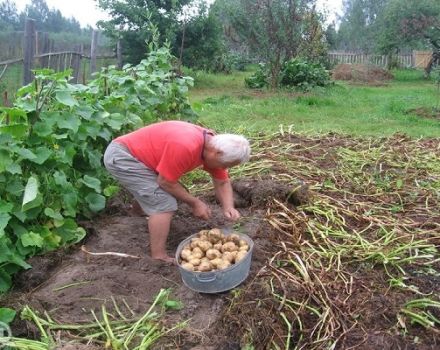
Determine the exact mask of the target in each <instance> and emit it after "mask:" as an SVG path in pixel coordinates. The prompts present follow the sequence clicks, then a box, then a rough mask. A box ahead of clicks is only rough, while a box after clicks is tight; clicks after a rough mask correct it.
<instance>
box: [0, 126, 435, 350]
mask: <svg viewBox="0 0 440 350" xmlns="http://www.w3.org/2000/svg"><path fill="white" fill-rule="evenodd" d="M257 143H258V144H257ZM257 148H258V149H257ZM376 148H377V149H380V153H378V155H377V156H378V157H381V159H378V158H374V157H373V158H371V159H369V158H365V159H363V160H361V161H360V163H359V169H362V174H364V175H365V178H366V179H369V177H368V176H371V177H372V178H373V176H374V179H377V181H378V182H377V185H374V186H375V187H373V183H371V182H362V181H360V180H359V181H358V180H357V178H354V177H353V178H351V177H349V176H348V175H349V172H350V171H351V170H350V169H352V168H350V166H351V167H353V166H355V164H356V163H355V160H352V161H349V162H348V163H347V160H344V159H343V157H351V156H352V154H354V152H359V153H358V154H359V155H366V154H368V152H371V150H374V149H376ZM255 149H256V150H255V152H254V154H255V156H254V157H253V160H252V162H251V163H250V165H251V166H250V167H249V170H247V172H246V171H244V170H243V173H244V175H242V176H243V177H241V178H237V177H236V176H234V183H233V188H234V192H235V193H234V195H235V202H236V205H237V208H239V211H240V212H241V214H242V218H241V220H240V221H239V222H238V223H237V224H235V225H234V226H233V229H234V230H237V231H239V232H242V233H245V234H247V235H248V236H249V237H251V238H252V240H253V241H254V250H253V254H252V263H251V269H250V273H249V276H248V277H247V279H246V280H245V281H244V282H243V283H242V284H241V285H240V286H238V287H237V288H235V289H233V290H231V291H227V292H223V293H217V294H203V293H198V292H195V291H192V290H191V289H189V288H188V287H187V286H185V285H184V283H183V282H182V280H181V276H180V273H179V270H178V268H177V266H175V265H172V264H165V263H161V262H157V261H154V260H151V259H150V258H149V257H148V251H149V240H148V232H147V224H146V220H147V219H146V217H145V216H135V215H133V214H132V213H131V211H130V210H129V205H128V201H123V200H121V198H122V197H121V198H116V199H114V200H113V201H112V202H111V203H109V205H108V207H107V209H106V211H105V212H104V213H103V214H101V215H100V216H99V217H97V218H95V219H94V220H93V221H89V222H84V223H83V226H84V227H85V228H86V229H87V232H88V235H87V237H86V239H85V241H83V242H81V243H80V244H79V245H76V246H72V247H70V248H67V249H65V250H63V251H58V252H55V253H52V254H48V255H45V256H43V257H34V258H33V259H31V261H30V263H31V264H32V265H33V269H30V270H28V271H24V272H23V273H20V274H19V275H18V276H17V278H16V279H15V287H14V290H13V291H12V292H11V293H10V294H9V295H8V297H7V299H5V300H3V303H2V304H3V305H8V306H10V307H14V308H15V309H16V310H19V309H21V308H22V307H23V306H24V305H30V306H31V307H32V308H33V309H35V310H37V311H39V312H40V313H41V314H42V315H43V312H44V311H45V312H47V314H48V315H50V316H51V317H52V319H54V320H56V321H57V322H58V323H63V324H68V323H75V324H78V323H87V322H90V321H93V317H92V314H91V310H94V311H95V312H96V314H97V315H99V313H100V310H101V306H102V305H105V306H106V308H107V309H108V310H109V312H110V313H115V308H114V305H115V304H116V305H119V307H120V311H121V312H122V313H124V314H130V312H131V311H132V312H133V313H134V314H136V315H137V316H141V315H143V314H144V313H145V312H146V310H147V309H148V308H149V307H150V305H151V303H152V301H153V299H154V298H155V296H156V295H157V294H158V293H159V291H160V290H161V289H171V297H172V299H175V300H178V301H180V302H181V305H182V308H181V309H180V310H174V311H173V310H168V311H166V312H165V313H164V316H163V319H162V321H161V323H162V325H163V326H164V327H166V328H171V327H173V326H175V325H176V324H178V323H180V322H184V321H187V324H186V326H185V327H182V328H179V329H177V330H175V331H173V332H171V333H168V334H167V335H166V336H165V337H163V338H161V339H159V341H158V342H157V343H155V344H154V345H153V349H187V350H227V349H245V348H246V347H245V346H246V345H248V344H253V346H254V348H255V349H256V350H266V349H274V348H276V346H277V347H279V348H283V349H285V348H286V349H287V348H289V349H294V348H295V346H296V345H299V346H300V347H301V348H304V349H328V348H329V347H331V344H335V345H334V346H335V347H334V349H365V350H367V349H389V350H392V349H439V348H440V343H439V341H438V338H437V335H436V332H434V331H431V330H429V329H427V328H423V327H421V326H418V325H412V324H411V322H410V320H409V319H407V318H405V317H404V316H402V315H401V314H400V310H401V308H402V306H403V305H404V303H405V302H406V301H408V300H412V299H414V298H423V297H424V296H429V297H431V298H433V299H436V297H435V296H438V294H439V293H440V280H439V277H438V274H437V275H436V274H421V272H420V271H421V269H422V268H423V266H422V265H416V266H414V267H413V268H411V266H404V267H405V273H406V275H405V278H404V279H402V281H401V282H402V284H403V285H405V284H406V286H410V287H411V288H412V289H411V288H410V289H408V288H403V287H392V286H391V284H390V277H389V274H390V273H397V272H398V271H397V272H396V271H395V270H394V269H393V268H392V266H391V265H383V264H381V263H380V260H379V259H378V260H374V261H377V262H376V263H375V262H370V261H369V260H368V259H364V260H362V259H361V257H360V256H355V255H350V254H351V253H350V251H349V250H347V251H346V252H345V253H342V255H341V256H339V259H340V261H339V262H340V263H342V264H343V265H342V266H341V265H340V264H338V262H337V261H333V260H332V261H326V260H325V259H324V258H325V256H324V255H323V252H321V253H319V249H320V244H324V243H325V242H328V240H323V239H324V238H325V239H327V238H328V237H324V235H322V237H320V236H319V235H318V234H316V235H313V234H312V235H311V233H310V232H313V229H314V226H310V223H312V224H313V225H318V224H319V225H321V226H320V227H322V228H319V230H317V231H316V232H324V231H323V230H324V229H325V228H326V227H327V226H326V225H330V223H332V222H334V223H335V225H339V226H341V227H343V228H344V230H346V231H347V232H350V233H353V232H354V233H356V234H357V235H359V232H362V234H363V235H364V238H365V240H367V241H368V242H373V243H374V242H375V240H376V239H377V238H375V236H374V234H376V233H377V232H378V231H377V230H379V229H381V227H384V228H385V227H392V226H393V225H394V227H395V229H396V232H400V231H402V230H404V229H406V228H407V227H410V229H411V230H416V229H419V228H422V229H423V230H424V232H426V235H427V237H428V238H429V239H432V240H431V241H430V242H433V243H435V244H436V245H437V246H438V245H440V242H439V241H438V235H437V236H435V234H434V233H435V230H436V228H439V227H440V214H439V211H438V210H431V208H437V209H438V202H435V198H434V197H433V194H432V192H429V191H428V190H423V189H418V188H415V187H414V186H415V185H414V184H417V183H418V182H414V181H413V179H417V181H419V182H420V181H423V179H425V180H426V181H431V180H432V178H433V177H432V176H433V175H432V173H430V170H429V168H427V170H426V171H425V170H418V169H415V168H414V169H412V168H408V167H407V166H406V164H407V161H406V160H405V159H409V158H402V159H400V158H399V157H409V155H411V154H413V153H414V152H416V153H417V152H419V151H420V150H421V151H423V152H428V153H429V152H430V153H429V154H432V155H437V156H439V152H440V146H439V141H438V140H421V141H412V140H409V139H407V138H405V137H404V136H402V135H396V136H395V137H393V138H389V139H379V140H376V141H371V140H354V139H351V138H346V137H341V136H339V135H335V134H329V135H327V136H326V137H319V138H318V137H315V138H313V137H310V138H307V137H304V136H298V135H284V136H279V137H277V138H275V139H271V140H268V139H267V138H262V139H261V140H259V141H258V142H257V141H256V144H255ZM423 159H427V158H423ZM398 160H399V161H401V165H402V169H404V173H403V172H402V170H400V168H399V167H398V166H396V164H400V163H399V162H398ZM420 166H421V165H420ZM361 167H362V168H361ZM353 169H354V170H353V171H356V174H357V175H356V176H361V175H359V174H361V173H359V172H358V168H353ZM396 174H397V175H398V176H400V177H403V178H404V183H403V185H402V184H400V185H399V186H400V187H398V188H400V190H398V191H391V190H387V191H388V192H387V191H384V190H383V189H382V188H383V186H385V185H384V184H383V181H384V180H382V182H379V180H381V179H387V178H388V177H390V176H397V175H396ZM385 175H386V176H388V177H385ZM436 176H438V174H437V175H436ZM393 183H394V182H393ZM379 186H382V187H379ZM402 186H405V187H404V188H403V189H402ZM411 186H412V187H411ZM405 191H406V192H405ZM417 191H418V192H417ZM201 193H203V195H202V197H203V198H204V199H205V200H206V201H207V202H208V203H209V204H210V205H211V207H212V208H213V217H212V219H210V220H209V221H202V220H198V219H196V218H194V217H193V216H192V215H191V211H190V210H189V208H188V207H186V206H185V205H181V206H180V207H179V210H178V212H177V213H176V215H175V217H174V219H173V222H172V227H171V232H170V236H169V239H168V250H169V252H170V254H173V253H174V252H175V250H176V248H177V246H178V244H179V243H180V242H181V241H182V240H184V239H185V238H187V237H188V236H189V235H191V234H193V233H196V232H198V231H200V230H202V229H209V228H214V227H218V228H226V229H231V228H232V224H231V223H229V222H227V221H226V220H225V219H224V218H223V216H222V214H221V209H220V207H219V205H218V204H217V203H216V201H215V199H214V196H213V194H212V191H210V190H206V191H203V192H201ZM377 193H378V194H377ZM396 201H398V203H399V205H401V206H402V207H404V208H405V210H406V211H405V212H404V213H402V212H399V210H400V209H399V208H400V207H399V208H398V209H399V210H396V209H395V204H394V203H395V202H396ZM314 208H318V209H314ZM323 208H324V209H323ZM332 208H333V209H332ZM377 208H382V209H381V210H382V211H381V212H378V214H377V216H374V215H375V214H374V212H375V210H376V211H377V210H378V209H377ZM324 210H327V212H325V211H324ZM384 213H385V214H384ZM335 215H336V216H335ZM399 225H400V226H399ZM335 227H336V226H335ZM390 230H391V229H390ZM402 232H403V233H405V232H406V231H405V232H404V231H402ZM430 232H432V234H431V233H430ZM437 233H438V232H437ZM328 234H331V232H330V233H328ZM431 235H432V237H431ZM407 236H408V235H407V234H406V233H405V234H403V235H402V239H405V237H407ZM348 237H349V236H348ZM347 239H348V238H347ZM332 242H333V243H332V244H334V247H335V248H336V247H338V244H339V242H340V241H338V239H337V238H335V239H334V240H333V241H332ZM347 244H348V243H347ZM82 245H83V246H84V247H85V248H86V249H87V251H89V252H92V253H103V252H117V253H125V254H130V255H131V256H135V257H139V258H135V257H117V256H96V255H90V254H87V253H85V252H84V251H83V250H82V249H81V246H82ZM310 247H315V248H313V249H315V251H316V253H313V250H311V249H309V248H310ZM352 249H355V247H353V248H352ZM371 249H373V248H371ZM313 254H316V255H313ZM344 254H345V255H344ZM414 254H416V253H414ZM420 254H422V253H420ZM373 258H374V256H373ZM437 260H438V259H437ZM434 261H435V258H434ZM315 262H316V263H315ZM318 262H320V263H319V264H318ZM422 262H423V261H422ZM320 264H321V265H320ZM327 264H328V266H327ZM436 264H437V265H432V267H433V268H439V266H438V265H439V264H438V263H436ZM329 266H331V268H329ZM384 266H388V269H384ZM414 290H416V292H417V293H414ZM130 310H131V311H130ZM431 311H432V312H433V313H434V315H435V316H436V317H437V318H440V315H438V310H435V309H433V310H431ZM288 320H290V321H288ZM316 325H319V328H316ZM12 326H13V333H14V335H15V336H17V337H30V338H36V339H39V337H40V334H39V332H38V330H37V329H36V327H35V325H33V324H32V323H30V322H27V321H20V320H18V317H17V320H16V321H15V322H14V323H13V325H12ZM58 335H59V336H58V341H59V347H58V348H59V349H64V350H67V349H72V350H74V349H77V350H78V349H90V350H93V349H103V347H102V346H99V345H93V346H92V345H84V344H81V343H80V342H79V341H78V339H76V338H75V336H74V335H73V334H71V333H69V332H62V333H60V334H58ZM275 344H276V346H275Z"/></svg>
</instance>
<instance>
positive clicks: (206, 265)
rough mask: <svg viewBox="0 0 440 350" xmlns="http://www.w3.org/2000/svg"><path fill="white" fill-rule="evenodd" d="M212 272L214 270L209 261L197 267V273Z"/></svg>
mask: <svg viewBox="0 0 440 350" xmlns="http://www.w3.org/2000/svg"><path fill="white" fill-rule="evenodd" d="M211 270H212V265H211V263H210V262H209V261H203V262H201V263H200V265H199V266H198V267H197V271H201V272H207V271H211Z"/></svg>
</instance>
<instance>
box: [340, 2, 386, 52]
mask: <svg viewBox="0 0 440 350" xmlns="http://www.w3.org/2000/svg"><path fill="white" fill-rule="evenodd" d="M388 2H389V0H344V1H343V16H342V18H341V23H340V25H339V31H338V39H337V40H338V45H339V48H341V49H347V50H351V51H363V52H371V51H373V50H375V49H376V41H377V34H378V33H379V32H380V30H381V29H380V28H379V26H378V25H377V24H378V21H377V19H378V18H379V17H380V16H381V14H382V13H383V11H384V9H385V8H386V6H387V4H388Z"/></svg>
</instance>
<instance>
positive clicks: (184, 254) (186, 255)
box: [180, 248, 191, 261]
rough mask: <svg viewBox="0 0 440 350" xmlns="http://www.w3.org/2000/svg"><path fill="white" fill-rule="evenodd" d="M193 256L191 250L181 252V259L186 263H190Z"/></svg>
mask: <svg viewBox="0 0 440 350" xmlns="http://www.w3.org/2000/svg"><path fill="white" fill-rule="evenodd" d="M190 256H191V250H189V249H186V248H185V249H183V250H182V251H181V252H180V257H181V258H182V259H183V260H186V261H189V259H188V258H189V257H190Z"/></svg>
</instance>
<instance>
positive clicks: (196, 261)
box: [188, 256, 201, 266]
mask: <svg viewBox="0 0 440 350" xmlns="http://www.w3.org/2000/svg"><path fill="white" fill-rule="evenodd" d="M191 257H192V259H190V260H188V262H189V263H190V264H192V265H193V266H199V265H200V263H201V260H200V259H198V258H194V257H193V256H191Z"/></svg>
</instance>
